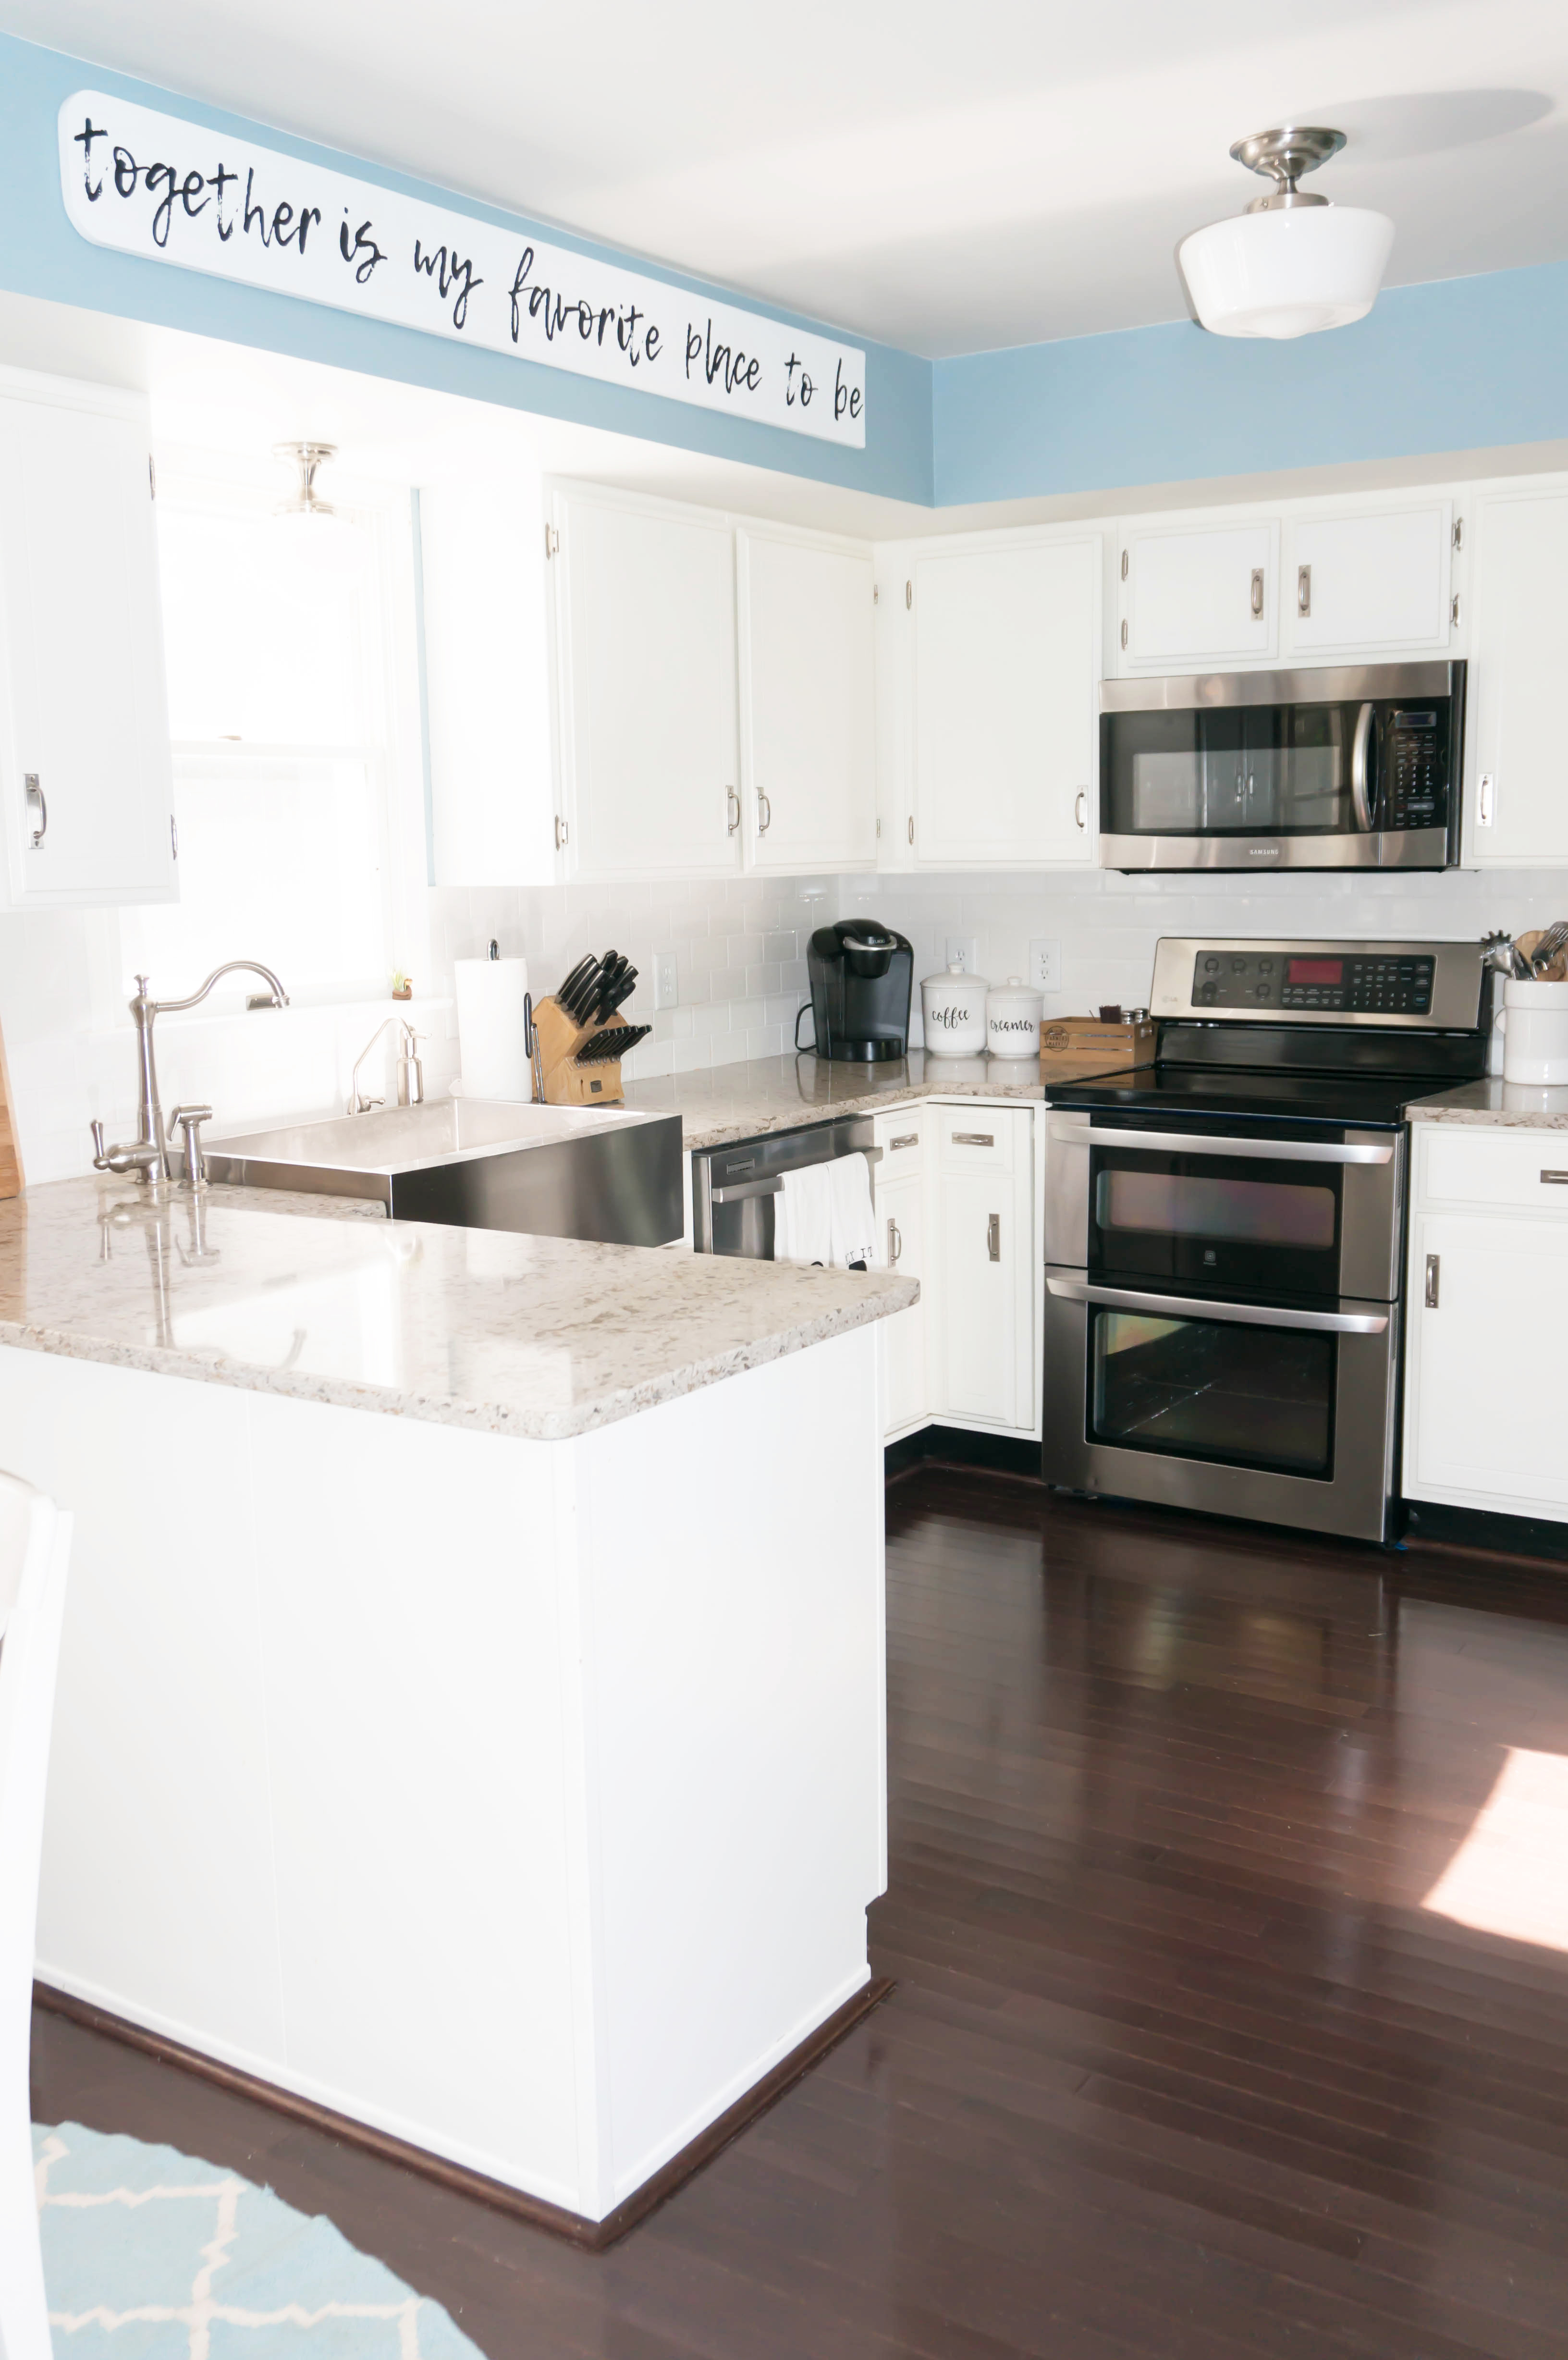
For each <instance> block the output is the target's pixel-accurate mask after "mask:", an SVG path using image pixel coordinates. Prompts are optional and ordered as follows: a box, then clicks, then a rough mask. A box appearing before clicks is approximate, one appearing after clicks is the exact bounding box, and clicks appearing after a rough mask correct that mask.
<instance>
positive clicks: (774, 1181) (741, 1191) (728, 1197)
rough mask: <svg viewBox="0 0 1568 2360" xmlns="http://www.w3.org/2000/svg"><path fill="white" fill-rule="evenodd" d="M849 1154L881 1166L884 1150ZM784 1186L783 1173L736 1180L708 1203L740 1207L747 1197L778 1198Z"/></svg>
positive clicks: (831, 1159)
mask: <svg viewBox="0 0 1568 2360" xmlns="http://www.w3.org/2000/svg"><path fill="white" fill-rule="evenodd" d="M849 1153H851V1154H852V1155H864V1156H865V1158H866V1162H867V1164H880V1163H881V1161H882V1150H881V1149H880V1148H879V1147H852V1148H851V1149H850V1151H849ZM822 1162H823V1163H824V1164H842V1163H843V1162H844V1158H843V1156H841V1155H824V1156H823V1157H822ZM815 1168H816V1167H815V1166H814V1165H813V1164H800V1165H797V1167H796V1169H797V1170H799V1171H805V1172H811V1171H813V1170H815ZM783 1186H784V1175H783V1174H782V1172H768V1173H765V1174H764V1175H763V1176H762V1177H761V1178H760V1179H757V1180H736V1181H735V1183H734V1184H733V1185H731V1186H728V1187H724V1188H714V1189H713V1190H711V1191H710V1193H709V1197H708V1202H709V1203H710V1204H711V1205H738V1204H740V1203H742V1202H743V1201H744V1199H745V1198H746V1197H747V1196H778V1195H779V1193H780V1191H781V1190H782V1188H783Z"/></svg>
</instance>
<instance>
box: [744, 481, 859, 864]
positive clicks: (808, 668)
mask: <svg viewBox="0 0 1568 2360" xmlns="http://www.w3.org/2000/svg"><path fill="white" fill-rule="evenodd" d="M735 557H736V580H737V588H738V593H739V610H740V711H741V796H742V803H743V808H744V812H745V836H746V860H747V863H748V865H749V866H751V867H752V868H755V869H783V870H785V871H786V872H787V873H789V874H790V875H793V876H800V874H802V873H803V872H806V871H811V870H820V869H869V868H870V867H871V866H872V865H873V863H874V862H875V860H876V858H877V748H876V730H877V709H876V685H875V679H876V675H875V657H874V649H873V637H872V634H873V613H874V609H873V598H874V592H875V584H874V576H873V573H872V565H871V558H870V553H869V552H866V551H848V550H844V549H839V548H834V547H832V546H827V545H824V544H822V543H820V542H815V541H802V540H800V539H798V538H792V537H790V536H789V535H788V534H785V533H782V532H775V531H770V530H767V529H766V528H764V527H761V526H753V525H746V526H743V527H742V528H741V529H740V530H739V531H737V533H736V535H735Z"/></svg>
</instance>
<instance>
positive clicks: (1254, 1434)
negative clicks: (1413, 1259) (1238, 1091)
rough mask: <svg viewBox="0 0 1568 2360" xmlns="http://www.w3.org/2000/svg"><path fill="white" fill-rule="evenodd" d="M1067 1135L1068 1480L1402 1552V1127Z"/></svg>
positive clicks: (1134, 1129)
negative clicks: (1397, 1488) (1392, 1501)
mask: <svg viewBox="0 0 1568 2360" xmlns="http://www.w3.org/2000/svg"><path fill="white" fill-rule="evenodd" d="M1048 1142H1049V1143H1048V1150H1047V1164H1046V1223H1045V1256H1046V1273H1045V1280H1046V1296H1045V1352H1046V1368H1045V1404H1046V1409H1045V1424H1044V1435H1043V1440H1042V1446H1041V1459H1042V1471H1043V1473H1044V1476H1045V1480H1046V1481H1047V1482H1049V1483H1060V1484H1065V1485H1067V1486H1069V1487H1070V1488H1072V1489H1073V1490H1075V1491H1099V1492H1103V1493H1106V1494H1110V1495H1112V1496H1116V1497H1119V1498H1124V1499H1138V1500H1156V1501H1162V1502H1168V1503H1170V1504H1171V1505H1174V1506H1181V1507H1188V1508H1198V1509H1205V1510H1208V1511H1211V1512H1213V1513H1220V1514H1225V1515H1236V1516H1250V1517H1256V1518H1258V1519H1261V1520H1262V1521H1265V1522H1267V1523H1270V1524H1296V1525H1301V1526H1304V1527H1306V1528H1308V1529H1310V1530H1312V1531H1317V1532H1332V1533H1344V1534H1348V1535H1354V1536H1356V1537H1359V1538H1361V1539H1366V1540H1380V1539H1382V1538H1383V1537H1384V1536H1385V1523H1386V1518H1387V1513H1388V1499H1389V1495H1390V1492H1391V1490H1392V1481H1391V1475H1392V1455H1393V1437H1394V1412H1395V1394H1396V1371H1397V1350H1398V1341H1399V1306H1398V1301H1397V1297H1398V1294H1399V1204H1400V1197H1401V1186H1402V1180H1403V1155H1404V1149H1403V1138H1402V1134H1401V1133H1400V1132H1399V1131H1354V1130H1348V1129H1340V1128H1335V1127H1333V1126H1328V1125H1323V1124H1319V1123H1311V1124H1308V1123H1288V1124H1278V1123H1266V1122H1262V1121H1258V1122H1248V1121H1245V1120H1235V1121H1233V1120H1224V1121H1221V1120H1217V1119H1215V1118H1203V1117H1195V1118H1194V1117H1188V1118H1186V1119H1184V1120H1182V1119H1174V1120H1165V1119H1163V1118H1161V1117H1160V1116H1152V1117H1150V1116H1143V1115H1133V1114H1127V1115H1122V1114H1119V1113H1118V1114H1106V1113H1102V1112H1095V1113H1088V1112H1084V1111H1081V1110H1077V1109H1062V1108H1053V1109H1051V1116H1050V1124H1049V1134H1048Z"/></svg>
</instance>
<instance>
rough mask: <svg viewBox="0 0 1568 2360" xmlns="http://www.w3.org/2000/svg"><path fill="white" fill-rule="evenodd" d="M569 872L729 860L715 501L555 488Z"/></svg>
mask: <svg viewBox="0 0 1568 2360" xmlns="http://www.w3.org/2000/svg"><path fill="white" fill-rule="evenodd" d="M551 521H552V526H553V532H554V539H553V541H552V544H551V546H552V552H553V555H552V563H554V564H555V566H556V568H557V569H558V570H557V574H556V595H555V628H556V651H557V664H558V682H557V698H558V720H559V731H560V736H559V746H560V769H561V803H562V810H561V822H562V828H563V832H564V840H565V849H566V855H567V871H568V874H569V875H572V876H576V877H583V878H590V877H593V878H613V879H622V880H637V879H647V878H650V877H716V876H727V875H729V874H731V873H732V872H733V871H734V870H735V869H736V868H738V866H739V861H740V811H741V799H740V773H739V767H738V763H737V760H736V713H735V546H734V541H735V536H734V533H733V531H732V529H731V526H730V522H729V519H728V518H727V517H723V516H710V515H707V514H705V513H704V512H702V511H701V510H697V509H677V508H666V507H664V506H662V505H660V504H658V503H655V502H651V501H632V500H629V499H626V498H621V497H613V496H599V495H595V494H591V493H588V492H585V491H579V490H576V489H572V490H558V491H557V492H556V493H555V494H554V496H553V498H552V501H551Z"/></svg>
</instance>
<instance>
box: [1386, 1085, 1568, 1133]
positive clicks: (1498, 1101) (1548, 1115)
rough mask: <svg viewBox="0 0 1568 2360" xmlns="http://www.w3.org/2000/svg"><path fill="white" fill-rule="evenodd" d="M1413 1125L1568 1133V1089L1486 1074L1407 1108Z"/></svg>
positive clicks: (1416, 1100) (1417, 1100)
mask: <svg viewBox="0 0 1568 2360" xmlns="http://www.w3.org/2000/svg"><path fill="white" fill-rule="evenodd" d="M1405 1111H1406V1113H1407V1115H1408V1116H1409V1118H1410V1121H1411V1122H1473V1123H1489V1124H1493V1125H1495V1126H1496V1127H1497V1129H1499V1130H1503V1131H1568V1088H1557V1089H1549V1088H1547V1087H1544V1086H1543V1085H1541V1084H1538V1083H1535V1082H1505V1081H1503V1080H1501V1079H1500V1078H1499V1077H1498V1076H1496V1075H1487V1076H1485V1077H1484V1078H1483V1079H1482V1080H1481V1081H1478V1082H1461V1083H1459V1084H1458V1086H1457V1087H1455V1088H1454V1089H1452V1090H1442V1091H1440V1092H1439V1093H1438V1095H1437V1096H1436V1097H1435V1098H1417V1099H1415V1100H1414V1101H1413V1102H1412V1104H1411V1105H1410V1106H1409V1107H1407V1108H1406V1109H1405Z"/></svg>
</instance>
